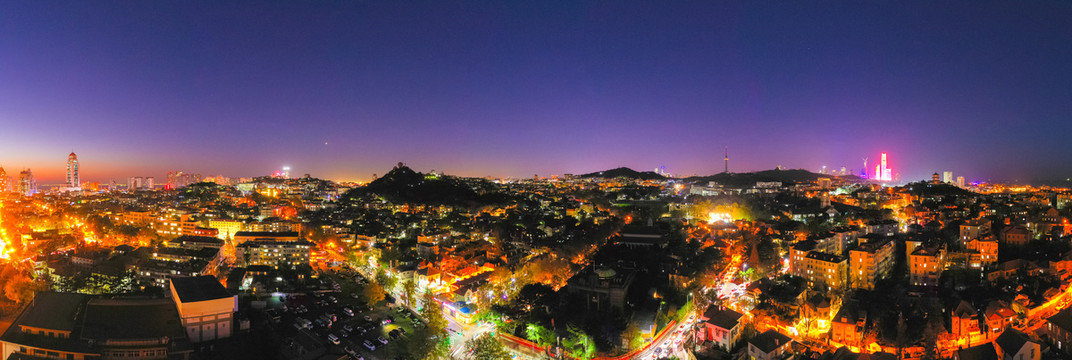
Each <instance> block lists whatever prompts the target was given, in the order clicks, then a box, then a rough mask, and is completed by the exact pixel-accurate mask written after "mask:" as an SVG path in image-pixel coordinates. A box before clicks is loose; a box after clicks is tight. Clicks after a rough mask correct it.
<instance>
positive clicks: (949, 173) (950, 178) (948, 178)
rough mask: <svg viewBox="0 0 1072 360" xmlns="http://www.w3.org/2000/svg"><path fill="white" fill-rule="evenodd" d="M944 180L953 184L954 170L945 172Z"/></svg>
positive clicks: (943, 174)
mask: <svg viewBox="0 0 1072 360" xmlns="http://www.w3.org/2000/svg"><path fill="white" fill-rule="evenodd" d="M942 182H944V183H946V184H952V183H953V172H952V171H946V172H943V173H942Z"/></svg>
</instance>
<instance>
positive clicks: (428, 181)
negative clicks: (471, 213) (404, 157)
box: [343, 165, 505, 206]
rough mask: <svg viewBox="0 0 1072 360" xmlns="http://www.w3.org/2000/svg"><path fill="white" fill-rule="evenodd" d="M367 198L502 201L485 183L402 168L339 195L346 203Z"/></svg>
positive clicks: (467, 203)
mask: <svg viewBox="0 0 1072 360" xmlns="http://www.w3.org/2000/svg"><path fill="white" fill-rule="evenodd" d="M367 196H373V197H381V198H383V199H385V200H387V201H390V202H392V203H396V204H406V203H409V204H426V205H455V206H477V205H483V204H496V203H502V202H503V201H505V198H504V196H503V194H502V193H500V192H498V191H497V188H495V187H494V184H491V183H490V182H488V181H486V180H483V179H464V178H459V177H455V176H447V175H429V174H422V173H419V172H416V171H413V169H410V168H409V167H407V166H405V165H401V166H396V167H395V168H394V169H391V171H389V172H387V173H386V174H384V175H383V176H381V177H380V178H378V179H376V180H373V181H372V182H370V183H368V185H365V186H362V187H358V188H354V189H351V190H350V191H348V192H347V193H346V194H345V195H343V197H344V198H345V199H349V200H353V199H356V198H360V197H367Z"/></svg>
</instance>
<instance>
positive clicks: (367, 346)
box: [361, 340, 376, 351]
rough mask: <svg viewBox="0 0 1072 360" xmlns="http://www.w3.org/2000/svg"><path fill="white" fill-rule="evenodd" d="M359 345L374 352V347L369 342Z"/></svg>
mask: <svg viewBox="0 0 1072 360" xmlns="http://www.w3.org/2000/svg"><path fill="white" fill-rule="evenodd" d="M361 345H365V348H366V349H369V351H373V350H376V345H373V344H372V342H371V341H368V340H365V342H363V343H361Z"/></svg>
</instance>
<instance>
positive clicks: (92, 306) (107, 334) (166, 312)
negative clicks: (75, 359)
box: [82, 298, 184, 341]
mask: <svg viewBox="0 0 1072 360" xmlns="http://www.w3.org/2000/svg"><path fill="white" fill-rule="evenodd" d="M183 336H184V333H183V329H182V327H181V324H180V323H179V314H178V311H177V310H175V303H173V302H172V301H171V300H170V299H102V298H101V299H92V300H90V301H89V304H87V305H86V315H85V319H84V325H83V326H82V338H83V339H93V340H98V341H105V340H133V339H156V338H161V339H162V338H165V337H166V338H169V339H177V338H181V337H183Z"/></svg>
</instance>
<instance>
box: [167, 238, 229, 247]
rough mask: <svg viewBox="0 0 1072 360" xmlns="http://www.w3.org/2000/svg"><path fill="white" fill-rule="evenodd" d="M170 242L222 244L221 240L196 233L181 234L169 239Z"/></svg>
mask: <svg viewBox="0 0 1072 360" xmlns="http://www.w3.org/2000/svg"><path fill="white" fill-rule="evenodd" d="M170 242H172V243H195V244H213V245H221V246H222V245H223V240H220V239H219V238H214V237H211V236H197V235H183V236H179V237H177V238H175V239H174V240H171V241H170Z"/></svg>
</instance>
